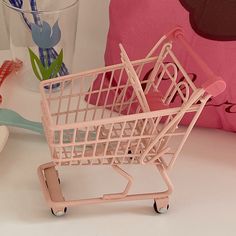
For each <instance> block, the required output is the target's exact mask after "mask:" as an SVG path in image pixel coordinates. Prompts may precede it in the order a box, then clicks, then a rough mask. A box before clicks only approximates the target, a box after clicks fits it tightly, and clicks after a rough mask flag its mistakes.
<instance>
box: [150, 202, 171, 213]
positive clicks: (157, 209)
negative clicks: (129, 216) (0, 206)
mask: <svg viewBox="0 0 236 236" xmlns="http://www.w3.org/2000/svg"><path fill="white" fill-rule="evenodd" d="M169 207H170V205H169V204H168V205H167V206H166V207H159V208H158V206H157V203H156V201H154V204H153V208H154V210H155V212H156V213H158V214H164V213H166V212H167V211H168V209H169Z"/></svg>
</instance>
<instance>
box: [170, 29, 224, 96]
mask: <svg viewBox="0 0 236 236" xmlns="http://www.w3.org/2000/svg"><path fill="white" fill-rule="evenodd" d="M166 37H167V38H168V39H169V40H172V39H174V40H179V41H180V42H181V44H182V45H183V46H184V48H185V49H186V50H187V52H188V53H189V54H190V55H191V57H192V58H193V59H194V60H195V61H196V62H197V64H198V65H199V67H200V68H201V69H202V70H203V71H204V73H205V74H206V76H207V78H208V80H207V81H206V82H205V83H203V84H202V85H201V86H202V88H204V89H205V90H206V92H207V93H209V94H210V95H212V96H214V97H216V96H218V95H219V94H221V93H222V92H223V91H224V90H225V89H226V83H225V81H224V80H223V79H222V78H221V77H220V76H217V75H215V74H214V73H213V71H212V70H211V69H210V68H209V67H208V65H207V64H206V63H205V62H204V61H203V60H202V59H201V58H200V57H199V55H198V54H197V53H196V52H195V51H194V50H193V48H192V47H191V45H190V44H189V43H188V42H187V41H186V40H185V37H184V32H183V29H182V28H181V27H176V28H174V29H173V30H171V31H170V32H169V33H167V34H166Z"/></svg>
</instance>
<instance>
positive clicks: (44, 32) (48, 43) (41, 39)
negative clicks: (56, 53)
mask: <svg viewBox="0 0 236 236" xmlns="http://www.w3.org/2000/svg"><path fill="white" fill-rule="evenodd" d="M31 29H32V38H33V40H34V42H35V43H36V44H37V45H38V46H39V47H40V48H43V49H47V48H52V47H54V46H56V45H57V44H58V42H59V41H60V39H61V30H60V28H59V25H58V21H57V22H56V23H55V24H54V25H53V27H52V28H51V26H50V25H49V24H48V23H47V22H46V21H43V24H42V26H40V25H36V24H33V23H32V24H31Z"/></svg>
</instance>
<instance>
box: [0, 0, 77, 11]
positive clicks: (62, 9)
mask: <svg viewBox="0 0 236 236" xmlns="http://www.w3.org/2000/svg"><path fill="white" fill-rule="evenodd" d="M1 1H2V3H3V4H4V5H5V6H6V7H8V8H11V9H13V10H15V11H18V12H20V13H30V14H32V13H38V14H52V13H59V12H62V11H65V10H67V9H70V8H72V7H74V6H75V5H77V4H78V3H79V1H80V0H74V2H73V3H71V4H70V5H68V6H66V7H63V8H60V9H57V10H24V9H21V8H18V7H14V6H12V5H11V4H10V3H9V1H7V0H1Z"/></svg>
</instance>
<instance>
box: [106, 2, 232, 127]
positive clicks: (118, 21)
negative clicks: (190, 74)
mask: <svg viewBox="0 0 236 236" xmlns="http://www.w3.org/2000/svg"><path fill="white" fill-rule="evenodd" d="M176 25H180V26H182V27H183V29H184V31H185V35H186V38H187V40H188V41H189V42H190V43H191V45H192V47H193V48H194V49H195V50H196V51H197V52H198V54H199V55H200V56H201V57H202V58H203V59H204V60H205V62H206V63H207V64H208V65H209V67H210V68H211V69H212V70H213V71H214V73H216V74H218V75H220V76H221V77H222V78H223V79H224V80H225V81H226V83H227V88H226V91H225V92H224V93H223V94H221V95H219V96H217V97H216V98H213V99H212V100H211V101H210V102H209V103H208V105H207V106H206V107H205V109H204V111H203V113H202V114H201V116H200V118H199V120H198V122H197V125H199V126H203V127H211V128H222V129H225V130H230V131H236V42H235V41H226V42H225V41H214V40H209V39H205V38H203V37H201V36H199V35H198V34H197V33H195V31H194V30H193V29H192V27H191V25H190V22H189V12H188V11H187V10H185V8H184V7H183V6H182V5H181V4H180V2H179V1H178V0H158V1H156V0H148V1H147V0H139V1H137V0H129V1H127V0H111V2H110V29H109V33H108V39H107V47H106V53H105V62H106V65H110V64H115V63H119V62H120V52H119V47H118V44H119V43H122V44H123V46H124V47H125V49H126V51H127V53H128V55H129V57H130V58H131V59H132V60H134V59H139V58H143V57H144V56H145V55H146V54H147V53H148V51H149V50H150V48H151V47H152V46H153V45H154V44H155V42H156V41H157V40H158V39H159V38H160V37H161V36H162V35H163V34H165V33H166V32H168V31H169V30H171V29H172V28H174V27H175V26H176ZM184 57H185V55H184V54H182V58H180V59H183V58H184ZM190 66H191V61H188V60H187V61H186V63H185V64H184V67H185V68H186V67H187V68H190ZM194 73H196V74H197V76H198V78H197V79H198V80H201V82H204V79H205V78H204V76H203V75H202V72H201V71H200V70H199V71H194ZM185 122H186V123H187V122H188V121H185Z"/></svg>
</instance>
